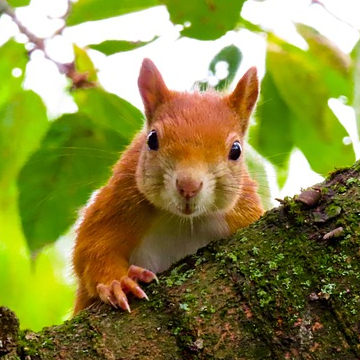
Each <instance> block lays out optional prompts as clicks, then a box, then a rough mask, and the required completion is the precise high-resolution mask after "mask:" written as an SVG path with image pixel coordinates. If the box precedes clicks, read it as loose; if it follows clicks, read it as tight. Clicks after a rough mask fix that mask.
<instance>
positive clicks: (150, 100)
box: [138, 58, 170, 123]
mask: <svg viewBox="0 0 360 360" xmlns="http://www.w3.org/2000/svg"><path fill="white" fill-rule="evenodd" d="M138 86H139V91H140V95H141V98H142V101H143V104H144V107H145V115H146V117H147V120H148V122H149V123H151V121H152V118H153V116H154V113H155V111H156V108H157V107H158V106H159V105H160V104H162V103H163V102H165V101H166V100H167V99H168V98H169V95H170V91H169V90H168V88H167V87H166V85H165V82H164V80H163V78H162V76H161V74H160V72H159V70H158V69H157V67H156V66H155V64H154V63H153V62H152V61H151V60H150V59H147V58H145V59H144V60H143V63H142V65H141V69H140V74H139V78H138Z"/></svg>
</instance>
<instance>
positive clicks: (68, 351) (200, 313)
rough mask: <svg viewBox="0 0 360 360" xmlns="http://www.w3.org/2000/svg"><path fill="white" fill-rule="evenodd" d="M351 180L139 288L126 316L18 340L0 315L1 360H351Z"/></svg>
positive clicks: (354, 176)
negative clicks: (142, 292) (140, 297)
mask: <svg viewBox="0 0 360 360" xmlns="http://www.w3.org/2000/svg"><path fill="white" fill-rule="evenodd" d="M359 172H360V163H357V164H355V165H354V166H353V167H352V168H348V169H342V170H338V171H336V172H334V173H333V174H332V175H330V176H329V178H328V179H327V180H326V181H325V182H324V183H322V184H318V185H314V186H313V187H312V188H310V189H308V190H307V191H306V192H303V193H302V194H301V195H300V196H297V197H294V198H286V199H284V201H283V204H282V205H281V206H280V207H278V208H276V209H273V210H271V211H269V212H267V213H266V214H265V215H264V216H263V218H261V219H260V220H259V221H257V222H256V223H254V224H253V225H251V226H250V227H248V228H246V229H242V230H240V231H239V232H238V233H237V234H236V235H234V236H233V237H231V238H229V239H226V240H222V241H218V242H215V243H212V244H210V246H208V247H206V248H204V249H202V250H200V251H199V252H198V253H197V254H196V255H194V256H191V257H188V258H186V259H184V260H183V261H182V262H181V263H179V264H177V265H176V266H174V267H173V268H172V269H170V270H169V271H168V272H166V273H165V274H163V275H162V276H160V284H151V285H150V286H149V287H148V288H147V290H146V291H147V293H148V295H149V297H150V301H149V302H144V301H134V302H133V303H132V309H133V311H132V313H131V314H127V313H125V312H120V311H115V310H112V309H110V308H109V307H108V306H106V305H100V306H99V307H97V308H93V309H90V310H87V311H83V312H81V313H80V314H79V315H78V316H77V317H75V318H74V319H72V320H70V321H68V322H66V323H64V324H63V325H60V326H54V327H52V328H47V329H44V330H43V331H41V332H39V333H34V332H32V331H24V332H20V333H19V334H20V335H18V328H17V327H18V324H17V322H16V321H15V320H14V317H12V320H11V317H10V320H9V312H8V311H5V310H4V309H3V313H4V311H5V313H7V316H0V340H1V339H5V338H6V339H7V342H6V344H5V345H6V346H3V347H2V348H1V347H0V356H1V354H3V356H4V359H7V360H9V359H19V358H21V359H88V360H89V359H157V360H158V359H257V360H258V359H332V358H336V359H346V360H351V359H354V360H355V359H359V358H360V340H359V334H360V236H359V235H360V234H359V233H360V225H359V224H360V174H359ZM5 319H8V321H9V323H10V325H9V326H7V327H6V326H5V325H6V324H5V323H4V321H5ZM11 321H12V322H11ZM3 329H7V334H4V330H3ZM11 329H12V330H11ZM14 329H15V330H14ZM9 334H10V335H11V334H12V335H11V336H10V335H9ZM1 341H2V343H3V344H4V343H5V342H4V340H1Z"/></svg>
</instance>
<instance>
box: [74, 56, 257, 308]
mask: <svg viewBox="0 0 360 360" xmlns="http://www.w3.org/2000/svg"><path fill="white" fill-rule="evenodd" d="M139 89H140V93H141V96H142V98H143V102H144V106H145V114H146V116H147V121H146V126H145V127H144V129H143V130H142V131H141V132H140V133H139V134H138V135H137V136H136V137H135V139H134V140H133V141H132V143H131V145H130V146H129V147H128V149H127V150H126V151H125V152H124V153H123V154H122V156H121V158H120V160H119V161H118V162H117V164H116V165H115V167H114V171H113V175H112V177H111V178H110V180H109V182H108V184H107V185H106V186H104V187H103V188H101V189H100V190H99V192H98V193H97V195H96V196H95V199H94V200H93V201H92V202H91V203H90V204H89V205H88V206H87V207H86V209H85V212H84V216H83V219H82V220H81V221H80V225H79V227H78V230H77V239H76V244H75V249H74V254H73V264H74V270H75V273H76V275H77V277H78V281H79V286H78V292H77V299H76V304H75V310H74V313H77V312H78V311H79V310H81V309H83V308H85V307H88V306H89V305H91V304H92V303H94V302H95V301H97V300H98V298H99V293H98V292H99V290H98V288H97V285H98V284H104V285H105V286H107V287H108V289H110V291H112V290H111V289H112V287H111V283H112V282H113V281H114V280H117V281H119V282H121V281H122V279H124V277H126V276H127V273H128V269H129V266H130V265H131V261H138V262H139V263H140V264H137V263H135V264H134V265H139V266H144V265H146V266H145V267H148V266H150V265H151V264H154V265H153V266H154V267H153V269H150V270H152V271H154V272H155V271H159V270H160V271H161V270H162V269H163V268H164V267H167V266H168V265H169V264H168V263H166V262H164V260H163V259H165V258H167V257H169V259H174V261H175V260H178V259H179V258H181V257H182V256H185V255H187V254H188V253H191V252H194V251H196V249H197V248H198V247H200V246H203V245H204V244H206V243H208V241H209V240H211V239H212V238H215V239H216V238H221V237H223V236H227V235H229V234H232V233H234V232H235V231H236V230H237V229H238V228H240V227H244V226H246V225H248V224H250V223H251V222H253V221H254V220H256V219H257V218H259V217H260V215H261V214H262V212H263V209H262V206H261V203H260V199H259V197H258V195H257V193H256V183H255V182H254V181H253V180H252V179H251V178H250V177H249V174H248V172H247V169H246V165H245V163H244V159H243V156H241V157H240V159H239V160H237V161H233V160H229V159H228V154H229V150H230V148H231V146H232V144H233V143H234V141H239V142H240V143H241V145H242V147H243V146H244V144H243V142H244V136H245V132H246V130H247V127H248V122H249V117H250V114H251V111H252V109H253V107H254V105H255V102H256V99H257V95H258V82H257V77H256V70H255V69H254V68H251V69H250V70H249V71H248V72H247V74H245V75H244V77H243V78H242V79H241V80H240V81H239V83H238V85H237V87H236V89H235V90H234V91H233V92H232V93H231V94H230V95H229V96H226V97H220V96H219V95H218V94H216V93H215V92H207V93H205V94H200V93H193V94H190V93H178V92H174V91H170V90H168V89H167V87H166V85H165V83H164V81H163V79H162V77H161V74H160V73H159V71H158V70H157V69H156V67H155V65H154V64H153V63H152V62H151V61H150V60H148V59H146V60H144V63H143V66H142V68H141V72H140V76H139ZM151 130H155V131H156V133H157V136H158V140H159V150H158V151H154V150H149V148H148V145H147V136H148V134H149V132H150V131H151ZM181 176H182V177H181ZM180 177H181V183H182V184H183V183H185V185H184V186H185V188H186V189H188V188H190V191H189V192H188V194H195V193H196V196H195V195H194V196H193V195H191V196H187V197H185V195H184V194H183V195H181V193H180V191H179V186H178V183H179V181H178V180H179V179H180ZM193 184H197V185H196V186H197V187H198V185H199V184H201V189H200V188H197V189H196V192H195V191H193V192H192V191H191V186H194V185H193ZM198 192H199V193H198ZM174 227H175V228H174ZM176 227H178V228H177V229H176ZM171 238H174V239H175V240H172V239H171ZM157 239H159V240H157ZM208 239H209V240H208ZM182 241H183V242H184V243H183V244H182ZM152 252H154V253H153V254H152ZM134 259H135V260H134ZM168 261H170V260H168ZM148 264H149V265H148ZM151 266H152V265H151ZM125 300H126V297H125ZM115 301H116V300H115ZM109 302H110V303H112V302H111V301H109ZM112 304H113V303H112Z"/></svg>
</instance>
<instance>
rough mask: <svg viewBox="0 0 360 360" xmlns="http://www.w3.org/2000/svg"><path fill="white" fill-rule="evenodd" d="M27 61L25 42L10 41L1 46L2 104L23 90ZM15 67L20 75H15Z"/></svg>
mask: <svg viewBox="0 0 360 360" xmlns="http://www.w3.org/2000/svg"><path fill="white" fill-rule="evenodd" d="M27 62H28V57H27V53H26V50H25V47H24V44H19V43H17V42H15V41H8V42H7V43H5V44H4V45H3V46H1V47H0V79H1V91H0V106H1V105H2V104H4V103H7V102H9V101H10V100H9V99H10V98H12V97H13V96H14V95H15V93H18V92H19V91H21V85H22V82H23V80H24V73H25V67H26V64H27ZM14 69H18V71H19V75H20V76H18V77H15V76H14V75H13V71H14Z"/></svg>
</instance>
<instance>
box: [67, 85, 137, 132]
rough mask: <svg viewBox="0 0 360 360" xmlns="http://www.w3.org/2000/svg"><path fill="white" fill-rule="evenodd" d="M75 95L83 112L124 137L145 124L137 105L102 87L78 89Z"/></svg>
mask: <svg viewBox="0 0 360 360" xmlns="http://www.w3.org/2000/svg"><path fill="white" fill-rule="evenodd" d="M73 96H74V99H75V101H76V104H77V105H78V107H79V109H81V111H82V112H83V113H85V114H87V115H88V116H89V117H91V118H92V119H93V121H94V122H96V123H97V124H100V125H101V126H104V127H108V128H110V129H113V130H115V131H117V132H118V133H119V134H120V136H122V137H124V138H130V137H132V136H133V135H134V133H135V131H138V130H139V129H140V128H141V126H142V124H143V114H142V113H141V112H140V111H139V110H138V109H137V108H136V107H134V106H133V105H131V104H130V103H129V102H127V101H126V100H124V99H122V98H120V97H119V96H117V95H115V94H111V93H108V92H106V91H104V90H103V89H101V88H98V87H95V88H90V89H78V90H76V91H75V92H73Z"/></svg>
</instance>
